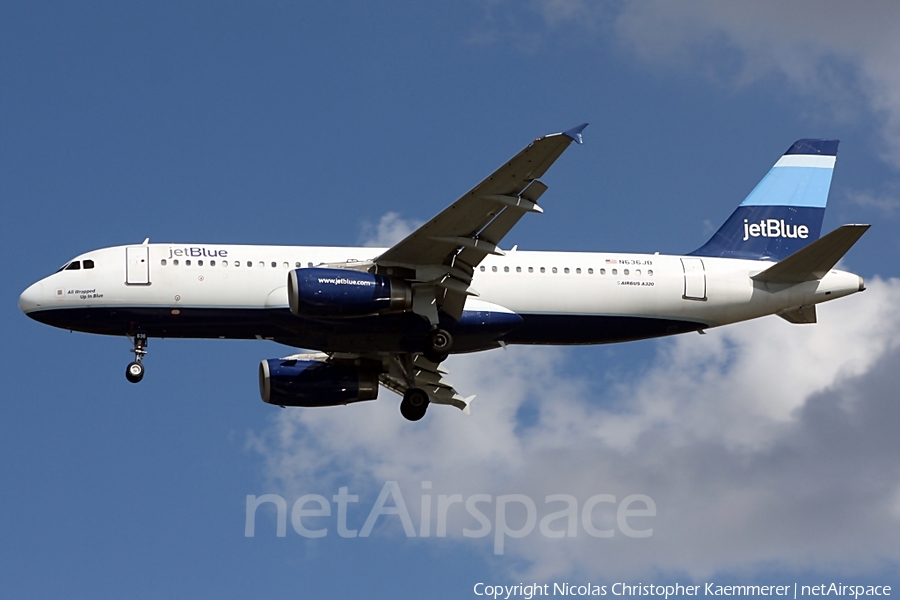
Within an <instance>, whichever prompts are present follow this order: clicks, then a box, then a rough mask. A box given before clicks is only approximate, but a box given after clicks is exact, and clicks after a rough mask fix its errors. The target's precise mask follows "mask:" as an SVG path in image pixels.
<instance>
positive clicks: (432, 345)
mask: <svg viewBox="0 0 900 600" xmlns="http://www.w3.org/2000/svg"><path fill="white" fill-rule="evenodd" d="M451 348H453V336H451V335H450V332H449V331H447V330H446V329H440V328H435V329H432V330H431V331H430V332H429V333H428V335H427V336H426V337H425V351H424V352H422V354H424V355H425V358H427V359H428V360H430V361H431V362H433V363H442V362H444V361H445V360H447V355H448V354H450V349H451Z"/></svg>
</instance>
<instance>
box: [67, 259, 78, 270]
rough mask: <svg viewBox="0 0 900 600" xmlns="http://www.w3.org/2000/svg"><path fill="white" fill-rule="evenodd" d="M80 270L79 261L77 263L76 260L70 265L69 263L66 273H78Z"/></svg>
mask: <svg viewBox="0 0 900 600" xmlns="http://www.w3.org/2000/svg"><path fill="white" fill-rule="evenodd" d="M80 269H81V261H78V260H76V261H74V262H72V263H69V266H68V267H66V271H78V270H80Z"/></svg>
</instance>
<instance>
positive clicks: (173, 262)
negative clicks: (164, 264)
mask: <svg viewBox="0 0 900 600" xmlns="http://www.w3.org/2000/svg"><path fill="white" fill-rule="evenodd" d="M172 264H173V265H175V266H176V267H177V266H178V259H177V258H176V259H173V260H172Z"/></svg>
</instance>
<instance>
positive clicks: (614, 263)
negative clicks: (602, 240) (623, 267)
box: [606, 258, 619, 265]
mask: <svg viewBox="0 0 900 600" xmlns="http://www.w3.org/2000/svg"><path fill="white" fill-rule="evenodd" d="M606 264H608V265H617V264H619V261H617V260H616V259H612V260H610V259H608V258H607V259H606Z"/></svg>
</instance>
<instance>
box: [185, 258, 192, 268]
mask: <svg viewBox="0 0 900 600" xmlns="http://www.w3.org/2000/svg"><path fill="white" fill-rule="evenodd" d="M184 266H186V267H189V266H191V260H190V259H188V260H186V261H184Z"/></svg>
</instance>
